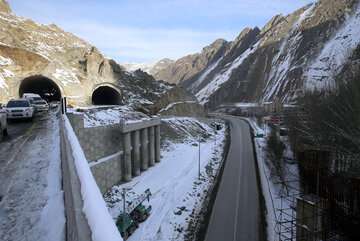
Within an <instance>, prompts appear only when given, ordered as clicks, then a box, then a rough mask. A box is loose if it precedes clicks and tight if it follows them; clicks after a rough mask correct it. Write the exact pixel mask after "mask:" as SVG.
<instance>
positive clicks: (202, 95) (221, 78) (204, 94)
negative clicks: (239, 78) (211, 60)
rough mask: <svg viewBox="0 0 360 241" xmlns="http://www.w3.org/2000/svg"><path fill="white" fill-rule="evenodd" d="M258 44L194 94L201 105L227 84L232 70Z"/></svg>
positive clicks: (253, 50)
mask: <svg viewBox="0 0 360 241" xmlns="http://www.w3.org/2000/svg"><path fill="white" fill-rule="evenodd" d="M259 44H260V42H257V43H256V44H255V45H253V46H251V47H250V48H248V49H247V50H246V51H245V52H243V53H242V54H241V55H240V56H239V57H237V58H236V59H235V60H234V62H232V63H231V64H230V65H229V66H226V68H225V69H223V70H222V71H221V72H220V73H219V74H217V75H216V76H215V77H214V78H213V79H212V80H211V81H210V82H209V83H208V84H207V85H206V86H205V87H204V88H202V89H201V90H200V91H199V92H198V93H196V97H197V99H198V100H199V102H200V103H201V104H205V103H206V102H207V101H208V100H209V97H210V96H211V95H212V94H213V93H214V92H215V91H216V90H218V89H219V88H220V87H221V85H223V84H224V83H225V82H227V81H228V80H229V79H230V77H231V74H232V72H233V70H235V69H236V68H238V67H239V66H240V65H241V64H242V63H243V62H244V60H245V59H247V57H249V56H250V55H251V54H253V53H254V52H255V51H256V50H257V48H258V47H259Z"/></svg>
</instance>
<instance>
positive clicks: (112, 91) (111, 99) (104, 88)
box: [91, 84, 122, 105]
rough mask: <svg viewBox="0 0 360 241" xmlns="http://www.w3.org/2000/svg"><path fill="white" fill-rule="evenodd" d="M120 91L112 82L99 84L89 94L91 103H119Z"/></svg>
mask: <svg viewBox="0 0 360 241" xmlns="http://www.w3.org/2000/svg"><path fill="white" fill-rule="evenodd" d="M121 100H122V98H121V92H120V90H119V89H118V88H117V87H116V86H114V85H112V84H101V85H98V86H96V87H95V88H94V90H93V92H92V96H91V102H92V104H93V105H120V104H121V102H122V101H121Z"/></svg>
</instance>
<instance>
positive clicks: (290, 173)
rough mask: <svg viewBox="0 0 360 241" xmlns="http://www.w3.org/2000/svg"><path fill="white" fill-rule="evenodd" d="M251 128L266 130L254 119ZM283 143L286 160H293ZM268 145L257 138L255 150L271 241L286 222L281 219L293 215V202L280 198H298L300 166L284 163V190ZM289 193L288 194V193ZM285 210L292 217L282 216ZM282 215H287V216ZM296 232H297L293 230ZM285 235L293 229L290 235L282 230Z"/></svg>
mask: <svg viewBox="0 0 360 241" xmlns="http://www.w3.org/2000/svg"><path fill="white" fill-rule="evenodd" d="M248 121H249V122H250V125H251V127H252V128H253V129H254V130H255V131H262V132H264V130H263V129H262V128H260V127H259V126H258V125H257V123H256V121H255V120H253V119H248ZM282 141H283V143H284V144H285V145H286V150H285V152H284V156H285V157H286V158H293V153H292V151H291V149H290V145H289V143H288V140H287V139H286V138H284V137H282ZM266 149H267V144H266V138H255V150H256V154H257V161H258V166H259V173H260V179H261V187H262V191H263V196H264V199H265V204H266V209H267V213H266V221H267V233H268V239H269V241H275V240H277V232H278V231H279V224H278V222H280V221H284V220H281V217H282V218H284V219H286V218H287V219H288V218H289V217H290V216H291V215H292V213H291V211H290V210H292V209H291V207H292V206H291V205H292V203H291V200H290V198H289V199H281V198H280V196H288V197H291V196H292V197H294V198H295V197H296V194H297V192H298V190H299V183H298V180H299V171H298V166H297V165H296V164H295V163H286V162H284V173H283V175H284V179H285V180H286V181H285V182H288V183H287V185H288V187H287V189H286V190H284V186H282V185H281V184H280V180H279V178H278V177H277V176H276V175H275V174H274V168H275V167H274V166H273V165H272V163H271V161H270V160H269V158H268V156H267V150H266ZM286 192H288V193H286ZM281 209H283V210H284V213H287V214H288V215H290V216H284V217H283V216H281V215H280V210H281ZM284 213H283V214H282V215H285V214H284ZM293 231H295V230H293ZM282 232H283V235H285V236H286V235H289V236H290V232H291V229H289V230H288V232H289V233H286V232H285V231H284V230H282Z"/></svg>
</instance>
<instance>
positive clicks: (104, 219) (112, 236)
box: [65, 116, 122, 241]
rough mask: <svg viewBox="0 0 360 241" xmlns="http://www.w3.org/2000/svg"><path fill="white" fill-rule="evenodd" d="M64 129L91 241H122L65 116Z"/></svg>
mask: <svg viewBox="0 0 360 241" xmlns="http://www.w3.org/2000/svg"><path fill="white" fill-rule="evenodd" d="M65 128H66V134H67V138H68V141H69V142H70V144H71V146H72V152H73V156H74V160H75V166H76V171H77V173H78V176H79V179H80V183H81V195H82V198H83V201H84V208H83V212H84V213H85V216H86V218H87V221H88V224H89V226H90V229H91V232H92V240H93V241H122V237H121V236H120V233H119V231H118V229H117V227H116V225H115V223H114V221H113V220H112V218H111V216H110V214H109V212H108V210H107V207H106V204H105V201H104V199H103V197H102V195H101V192H100V190H99V188H98V186H97V184H96V182H95V179H94V177H93V175H92V173H91V170H90V167H89V164H88V162H87V160H86V158H85V155H84V152H83V150H82V149H81V146H80V143H79V141H78V139H77V137H76V135H75V133H74V130H73V129H72V126H71V124H70V122H69V120H68V118H67V117H66V116H65Z"/></svg>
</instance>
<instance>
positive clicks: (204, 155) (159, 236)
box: [106, 118, 225, 241]
mask: <svg viewBox="0 0 360 241" xmlns="http://www.w3.org/2000/svg"><path fill="white" fill-rule="evenodd" d="M164 121H165V123H167V125H169V126H172V128H174V130H176V132H177V133H179V134H182V135H185V136H186V138H185V140H184V139H182V141H179V142H174V141H170V142H167V144H166V145H165V146H163V147H162V160H161V162H160V163H159V164H157V165H155V166H154V167H152V168H150V169H149V170H147V171H146V172H144V173H143V174H141V176H139V177H136V178H134V179H133V180H132V181H131V182H129V183H126V184H123V185H119V186H116V187H114V188H113V189H112V191H111V192H110V193H109V194H108V196H107V197H106V200H107V203H108V206H109V209H110V212H111V214H112V216H113V218H114V219H116V218H117V217H118V215H119V214H120V213H121V211H122V198H121V191H122V189H123V188H129V189H130V190H129V191H128V192H127V200H131V199H132V197H134V196H137V195H140V194H142V193H143V192H144V191H145V190H146V189H147V188H150V191H151V192H152V194H153V195H152V197H151V199H150V205H151V206H152V211H151V215H150V217H149V218H148V219H147V220H146V221H145V222H144V223H142V224H141V225H140V226H139V228H138V229H137V230H136V231H135V233H134V234H133V235H132V236H130V238H129V239H128V240H129V241H147V240H148V241H150V240H152V241H155V240H163V241H169V240H178V241H181V240H184V235H185V234H186V229H187V228H188V225H189V223H190V222H191V220H192V219H193V218H192V216H193V217H196V214H197V213H198V212H199V209H200V208H201V203H202V201H203V200H204V198H205V196H206V190H208V188H209V186H210V185H211V184H212V183H213V181H214V175H215V173H216V171H217V170H218V168H219V164H220V161H221V156H222V152H223V150H222V149H223V141H224V129H225V128H223V129H222V130H221V131H218V132H217V134H216V133H215V132H214V129H213V128H212V127H210V126H209V125H208V124H205V123H202V122H200V121H197V120H196V119H193V118H169V119H165V120H164ZM191 130H197V131H199V132H200V133H201V132H204V131H206V133H208V134H209V136H208V137H206V138H205V139H204V141H202V142H201V144H200V150H201V180H198V150H199V146H198V137H196V136H195V135H193V134H192V133H191V132H192V131H191ZM204 133H205V132H204ZM145 204H146V205H148V203H147V202H145Z"/></svg>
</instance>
